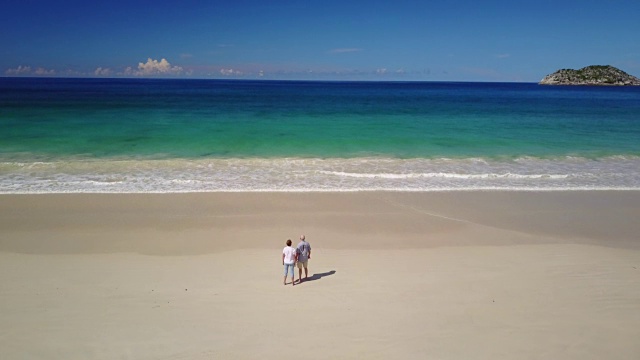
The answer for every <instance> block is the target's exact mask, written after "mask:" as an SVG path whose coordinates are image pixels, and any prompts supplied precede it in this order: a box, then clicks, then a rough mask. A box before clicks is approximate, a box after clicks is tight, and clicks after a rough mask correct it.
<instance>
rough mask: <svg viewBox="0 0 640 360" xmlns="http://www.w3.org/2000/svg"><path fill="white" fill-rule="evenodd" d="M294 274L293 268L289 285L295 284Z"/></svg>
mask: <svg viewBox="0 0 640 360" xmlns="http://www.w3.org/2000/svg"><path fill="white" fill-rule="evenodd" d="M295 276H296V270H295V269H294V270H293V272H291V286H294V285H295V284H296V280H295Z"/></svg>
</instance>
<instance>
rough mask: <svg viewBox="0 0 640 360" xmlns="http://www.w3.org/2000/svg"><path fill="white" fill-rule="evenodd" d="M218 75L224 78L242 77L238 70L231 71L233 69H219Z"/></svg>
mask: <svg viewBox="0 0 640 360" xmlns="http://www.w3.org/2000/svg"><path fill="white" fill-rule="evenodd" d="M220 74H222V75H224V76H240V75H243V72H242V71H240V70H233V69H220Z"/></svg>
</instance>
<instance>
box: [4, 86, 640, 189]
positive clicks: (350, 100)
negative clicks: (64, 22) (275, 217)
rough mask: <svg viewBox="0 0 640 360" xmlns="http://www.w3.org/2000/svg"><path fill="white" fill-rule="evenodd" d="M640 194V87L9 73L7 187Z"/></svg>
mask: <svg viewBox="0 0 640 360" xmlns="http://www.w3.org/2000/svg"><path fill="white" fill-rule="evenodd" d="M374 190H386V191H450V190H543V191H551V190H640V87H579V86H540V85H537V84H533V83H451V82H308V81H240V80H234V81H224V80H193V79H189V80H186V79H64V78H0V193H2V194H16V193H19V194H30V193H173V192H242V191H302V192H309V191H312V192H313V191H374Z"/></svg>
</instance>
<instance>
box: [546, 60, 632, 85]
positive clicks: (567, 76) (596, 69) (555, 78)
mask: <svg viewBox="0 0 640 360" xmlns="http://www.w3.org/2000/svg"><path fill="white" fill-rule="evenodd" d="M539 84H540V85H590V86H640V79H638V78H637V77H635V76H632V75H629V74H627V73H626V72H624V71H622V70H620V69H618V68H615V67H613V66H610V65H591V66H587V67H583V68H582V69H579V70H574V69H560V70H558V71H556V72H554V73H553V74H549V75H547V76H545V77H544V79H542V80H541V81H540V82H539Z"/></svg>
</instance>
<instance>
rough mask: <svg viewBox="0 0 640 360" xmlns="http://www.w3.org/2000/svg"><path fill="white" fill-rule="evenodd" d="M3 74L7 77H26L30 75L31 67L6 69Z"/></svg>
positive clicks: (20, 66)
mask: <svg viewBox="0 0 640 360" xmlns="http://www.w3.org/2000/svg"><path fill="white" fill-rule="evenodd" d="M4 73H5V74H7V75H28V74H30V73H31V66H22V65H19V66H18V67H17V68H15V69H7V71H5V72H4Z"/></svg>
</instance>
